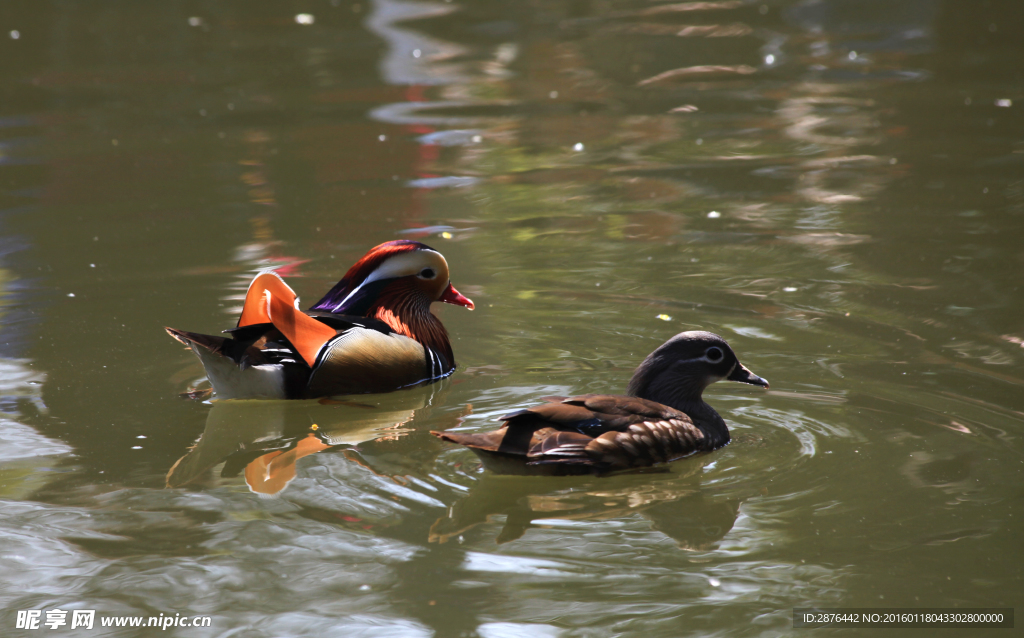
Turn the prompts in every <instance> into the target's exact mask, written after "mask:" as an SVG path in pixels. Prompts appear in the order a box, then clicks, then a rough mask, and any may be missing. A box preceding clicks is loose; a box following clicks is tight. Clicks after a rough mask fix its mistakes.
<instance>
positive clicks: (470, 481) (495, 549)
mask: <svg viewBox="0 0 1024 638" xmlns="http://www.w3.org/2000/svg"><path fill="white" fill-rule="evenodd" d="M1022 6H1024V5H1021V3H1019V2H1016V1H1015V0H992V1H989V2H984V3H981V2H976V3H962V2H957V1H955V0H908V1H905V2H881V1H866V2H863V1H862V2H855V1H853V0H806V1H784V0H779V1H769V2H747V1H746V0H725V1H716V2H701V3H669V2H654V1H647V0H613V1H584V2H575V1H568V0H564V1H563V0H550V1H546V2H497V1H484V0H462V1H459V0H456V1H453V2H440V1H438V2H412V1H399V0H374V1H373V2H366V1H364V0H359V1H357V2H353V1H352V0H331V1H329V2H328V1H326V0H303V1H298V0H295V1H287V2H274V3H271V2H240V1H229V2H205V1H197V2H159V3H127V2H84V1H81V2H79V1H64V2H58V1H56V0H54V1H49V0H46V1H40V0H36V1H33V2H10V3H6V4H5V5H4V7H3V8H2V9H0V291H2V294H0V304H2V307H0V312H2V314H0V404H2V408H3V409H2V412H0V513H2V516H0V556H2V557H3V560H2V561H0V603H2V605H0V607H2V612H0V634H2V635H4V636H8V635H36V634H38V633H39V631H42V632H44V633H49V632H50V630H48V629H43V630H36V631H34V632H33V631H25V632H23V633H19V632H18V631H17V630H15V628H14V627H15V617H16V612H17V610H28V609H40V610H47V609H55V608H61V609H65V610H70V609H95V610H97V615H98V617H106V616H113V615H137V616H158V615H159V614H160V613H163V614H165V615H167V614H170V615H173V614H175V613H180V614H183V615H209V616H211V617H212V627H210V628H207V629H196V628H172V629H169V630H167V632H166V635H169V636H190V637H191V636H237V637H241V636H245V637H250V636H252V637H257V636H266V637H280V636H346V637H348V636H375V637H376V636H432V635H435V636H481V637H482V638H495V637H504V636H521V635H529V636H612V635H621V636H666V637H671V636H681V635H701V636H754V635H757V636H762V635H764V636H783V635H791V634H792V633H793V631H794V630H793V628H792V612H791V610H792V608H793V607H798V606H810V605H821V606H833V607H897V606H906V607H954V606H955V607H981V606H998V607H1012V606H1014V605H1017V604H1018V603H1019V602H1020V601H1021V600H1022V595H1024V586H1022V578H1021V576H1022V574H1021V560H1020V559H1021V549H1022V544H1021V538H1022V532H1024V530H1022V525H1024V520H1022V519H1024V507H1022V502H1024V501H1022V497H1024V492H1022V488H1021V486H1022V484H1024V481H1022V478H1024V475H1022V471H1024V443H1022V436H1024V294H1022V291H1021V285H1022V283H1024V281H1022V277H1021V272H1022V271H1024V117H1022V115H1021V110H1022V108H1024V9H1022ZM403 237H404V238H417V239H420V240H421V241H424V242H426V243H428V244H430V245H432V246H434V247H436V248H438V249H439V250H441V251H442V252H443V253H444V254H445V256H446V257H447V259H448V261H449V263H450V265H451V270H452V281H453V283H455V285H456V286H457V287H458V288H459V290H460V291H462V292H463V293H465V294H466V295H467V296H469V297H471V298H473V300H474V301H475V302H476V305H477V310H476V312H473V313H469V312H466V311H465V310H463V309H461V308H455V307H451V306H446V307H443V308H437V311H438V313H439V315H440V316H441V318H442V319H443V321H444V322H445V325H446V326H447V327H448V329H449V331H450V333H451V334H452V335H453V345H454V348H455V353H456V358H457V361H458V364H459V369H458V371H457V372H456V373H455V374H454V375H453V376H452V377H451V378H450V379H448V380H446V381H444V382H442V383H439V384H436V385H434V386H431V387H427V388H418V389H414V390H409V391H404V392H399V393H394V394H390V395H380V396H357V397H342V398H339V399H338V400H336V401H325V402H295V403H275V402H216V401H214V402H212V403H211V402H209V401H207V402H203V401H201V400H189V399H186V398H181V397H180V396H179V394H180V393H182V392H185V391H187V390H189V389H190V388H197V387H198V388H201V387H202V385H203V384H202V376H203V372H202V368H201V367H200V366H199V364H198V362H197V360H196V359H195V357H193V356H192V355H191V354H190V353H189V352H187V351H185V350H183V349H182V348H181V347H180V345H178V344H176V343H175V342H173V341H172V340H170V339H169V338H168V337H167V335H166V334H165V333H164V332H163V330H162V326H165V325H168V326H174V327H178V328H182V329H186V330H195V331H200V332H207V333H213V332H216V331H217V330H220V329H223V328H227V327H230V326H232V325H233V322H234V317H235V316H236V314H237V311H238V306H239V303H240V298H241V295H242V294H243V293H244V290H245V286H246V285H247V283H248V281H249V279H250V278H251V277H252V274H253V272H254V271H256V270H258V269H260V268H265V267H268V266H280V267H282V268H283V272H284V273H285V274H286V277H287V279H288V281H289V282H290V283H291V284H292V285H293V286H294V287H295V289H296V290H297V291H298V292H299V294H300V295H302V297H303V299H304V300H305V301H306V302H307V303H311V302H312V301H314V300H316V299H317V298H319V296H320V295H321V294H322V293H323V292H324V291H326V290H327V289H328V288H329V287H330V286H331V285H332V284H333V283H334V282H335V281H336V280H337V279H338V278H339V277H340V276H341V275H342V274H343V273H344V271H345V270H346V269H347V267H348V266H349V265H350V264H351V263H352V262H353V261H354V260H355V259H357V258H358V257H359V256H361V255H362V254H363V252H364V251H365V250H366V249H367V248H369V247H370V246H373V245H375V244H377V243H379V242H382V241H387V240H390V239H395V238H403ZM695 328H701V329H707V330H712V331H714V332H717V333H719V334H721V335H722V336H724V337H725V338H726V339H728V340H729V342H730V343H731V344H732V345H733V347H734V349H735V350H736V352H737V353H738V354H739V356H740V358H741V360H742V361H743V362H744V363H745V364H746V365H747V366H748V367H750V368H751V369H752V370H753V371H755V372H756V373H757V374H760V375H762V376H764V377H766V378H768V379H769V380H770V381H771V384H772V389H771V390H770V391H768V392H764V391H762V390H760V389H758V388H754V387H749V386H741V385H738V384H726V383H722V384H717V385H716V386H714V387H713V388H711V389H710V390H709V392H708V394H707V398H708V400H709V402H711V403H712V404H713V405H714V406H715V407H716V408H717V409H718V410H719V411H720V412H721V413H722V415H723V416H724V417H725V419H726V420H727V421H728V422H729V423H730V426H731V430H732V433H733V437H734V440H733V443H732V444H731V445H729V446H728V447H726V448H724V449H722V450H719V451H717V452H715V453H713V454H710V455H706V456H702V457H699V458H691V459H687V460H683V461H680V462H677V463H675V464H673V465H672V466H671V467H670V469H669V470H668V471H665V472H655V473H642V474H632V475H622V476H612V477H607V478H565V479H555V478H522V477H501V476H494V475H491V474H489V473H486V472H483V471H482V470H481V468H480V465H479V462H478V461H477V459H476V457H475V456H474V455H473V454H472V453H471V452H469V451H467V450H465V449H461V448H457V447H455V446H453V445H450V444H445V443H442V442H440V441H438V440H437V439H435V438H434V437H432V436H430V435H429V433H428V432H429V431H430V430H437V429H451V428H460V429H463V430H466V431H481V430H485V429H489V428H493V427H494V425H495V424H494V422H493V419H494V418H495V417H496V416H498V415H500V414H503V413H505V412H508V411H510V410H513V409H516V408H519V407H523V406H527V405H530V404H532V403H535V402H537V401H538V400H539V399H540V398H541V397H543V396H547V395H552V394H574V393H584V392H620V391H622V390H624V388H625V385H626V383H627V381H628V380H629V377H630V374H631V372H632V370H633V368H634V367H635V366H636V364H637V363H638V362H639V361H640V360H641V359H642V358H643V357H644V356H645V355H646V354H647V353H648V352H650V351H651V350H652V349H653V348H654V347H656V346H657V345H658V344H660V343H661V342H662V341H664V340H665V339H667V338H668V337H670V336H671V335H673V334H675V333H676V332H679V331H681V330H686V329H695ZM313 424H316V425H317V428H316V430H314V429H312V428H311V426H312V425H313ZM1018 606H1019V605H1018ZM97 624H98V622H97ZM57 631H62V632H63V635H80V634H81V633H82V632H80V631H79V630H75V631H74V632H73V631H71V630H70V629H69V628H68V627H65V628H63V629H62V630H57ZM153 631H155V630H153V629H137V630H136V629H109V628H107V629H104V628H99V627H97V628H96V629H94V630H92V631H91V632H84V633H85V634H87V635H90V636H108V635H109V636H114V635H117V636H136V635H139V636H150V635H153ZM825 631H826V632H827V631H828V630H825ZM975 631H977V630H975ZM76 632H77V633H76ZM817 633H821V630H818V632H817ZM835 633H844V632H843V631H836V632H835ZM845 633H850V634H852V633H853V631H849V632H845ZM903 633H908V632H907V631H903V632H899V631H895V630H894V631H891V632H889V631H885V630H882V631H881V633H880V634H878V635H898V634H903ZM948 633H950V634H953V633H957V630H949V632H948ZM915 635H916V634H915ZM960 635H974V634H972V633H970V632H968V631H964V632H962V634H960Z"/></svg>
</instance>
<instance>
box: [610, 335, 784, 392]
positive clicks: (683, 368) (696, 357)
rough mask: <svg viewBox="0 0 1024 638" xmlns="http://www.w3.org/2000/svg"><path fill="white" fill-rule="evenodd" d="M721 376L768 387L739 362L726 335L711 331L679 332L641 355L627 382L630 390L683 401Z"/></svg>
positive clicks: (725, 378)
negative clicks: (642, 357)
mask: <svg viewBox="0 0 1024 638" xmlns="http://www.w3.org/2000/svg"><path fill="white" fill-rule="evenodd" d="M723 380H726V381H739V382H741V383H749V384H751V385H757V386H761V387H763V388H767V387H768V382H767V381H766V380H764V379H762V378H761V377H759V376H757V375H756V374H754V373H753V372H751V371H750V370H748V369H747V368H746V366H744V365H743V364H742V363H740V362H739V359H737V358H736V354H735V353H734V352H733V351H732V348H730V347H729V344H728V343H726V342H725V339H723V338H721V337H719V336H718V335H716V334H712V333H710V332H702V331H691V332H681V333H679V334H677V335H676V336H674V337H672V338H671V339H669V340H668V341H666V342H665V343H664V344H662V345H661V346H659V347H658V349H657V350H655V351H654V352H652V353H651V354H650V355H648V356H647V358H646V359H644V361H643V363H641V364H640V366H639V367H638V368H637V369H636V372H635V373H633V378H632V380H631V381H630V382H629V394H630V395H632V396H637V397H641V398H644V399H650V400H652V401H657V402H658V403H662V404H665V405H685V404H687V403H692V402H696V401H700V400H701V395H702V394H703V392H704V389H705V388H707V387H708V386H709V385H711V384H712V383H714V382H716V381H723Z"/></svg>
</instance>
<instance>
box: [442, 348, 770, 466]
mask: <svg viewBox="0 0 1024 638" xmlns="http://www.w3.org/2000/svg"><path fill="white" fill-rule="evenodd" d="M723 379H725V380H728V381H739V382H741V383H749V384H751V385H757V386H761V387H764V388H767V387H768V382H767V381H765V380H764V379H762V378H761V377H759V376H757V375H755V374H754V373H753V372H751V371H750V370H748V369H747V368H746V367H745V366H744V365H743V364H742V363H740V362H739V360H738V359H737V358H736V355H735V354H734V353H733V351H732V348H730V347H729V344H728V343H726V342H725V340H724V339H722V338H721V337H719V336H718V335H715V334H711V333H710V332H697V331H694V332H682V333H680V334H677V335H676V336H674V337H672V338H671V339H669V340H668V341H667V342H665V343H664V344H662V345H661V346H660V347H658V349H657V350H655V351H654V352H653V353H651V354H650V355H648V357H647V358H646V359H644V361H643V363H641V364H640V366H639V367H638V368H637V369H636V372H634V373H633V378H632V380H631V381H630V382H629V388H628V390H627V393H628V394H627V395H626V396H622V395H610V394H585V395H582V396H576V397H571V398H568V399H565V398H562V397H552V398H550V399H548V403H545V404H543V405H538V406H535V407H532V408H527V409H525V410H519V411H518V412H513V413H511V414H506V415H505V416H503V417H501V418H500V420H501V421H504V422H505V423H504V425H503V426H502V427H501V428H500V429H498V430H495V431H493V432H486V433H483V434H462V433H456V432H431V434H433V435H434V436H437V437H439V438H441V439H443V440H445V441H451V442H452V443H459V444H461V445H465V446H467V447H469V448H470V449H471V450H473V451H474V452H476V453H477V455H478V456H479V457H480V459H481V460H482V461H483V462H484V466H485V467H487V468H489V469H491V470H493V471H495V472H499V473H503V474H604V473H607V472H613V471H616V470H625V469H631V468H639V467H646V466H650V465H654V464H655V463H665V462H668V461H674V460H676V459H679V458H682V457H684V456H689V455H690V454H693V453H695V452H706V451H711V450H715V449H717V448H720V447H722V446H723V445H725V444H726V443H728V442H729V428H728V427H727V426H726V425H725V421H724V420H722V417H721V416H719V415H718V413H717V412H715V409H714V408H712V407H711V406H710V405H708V404H707V403H705V402H704V399H703V397H702V394H703V393H704V389H705V388H707V387H708V386H709V385H711V384H712V383H714V382H716V381H722V380H723Z"/></svg>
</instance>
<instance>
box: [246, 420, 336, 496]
mask: <svg viewBox="0 0 1024 638" xmlns="http://www.w3.org/2000/svg"><path fill="white" fill-rule="evenodd" d="M329 447H330V446H329V445H327V444H325V443H324V442H323V441H321V440H320V439H318V438H316V437H315V436H313V435H312V434H310V435H308V436H307V437H306V438H304V439H302V440H301V441H299V442H298V444H297V445H296V446H295V447H294V448H292V449H290V450H288V451H287V452H281V451H280V450H278V451H276V452H269V453H267V454H264V455H263V456H261V457H259V458H257V459H255V460H254V461H252V462H250V463H249V464H248V465H246V466H245V482H246V484H247V485H248V486H249V489H251V490H252V491H253V492H256V493H257V494H266V495H268V496H270V495H273V494H277V493H278V492H280V491H281V490H283V489H284V488H285V487H286V486H287V485H288V484H289V483H291V481H292V479H294V478H295V463H296V461H298V460H299V459H301V458H302V457H304V456H309V455H310V454H316V453H317V452H320V451H321V450H326V449H327V448H329Z"/></svg>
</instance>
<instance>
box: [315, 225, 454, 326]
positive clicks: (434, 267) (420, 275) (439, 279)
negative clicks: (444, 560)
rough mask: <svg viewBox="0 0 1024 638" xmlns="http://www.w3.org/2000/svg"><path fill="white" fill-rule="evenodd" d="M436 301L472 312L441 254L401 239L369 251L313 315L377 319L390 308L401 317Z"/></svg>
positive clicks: (415, 242)
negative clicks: (340, 315)
mask: <svg viewBox="0 0 1024 638" xmlns="http://www.w3.org/2000/svg"><path fill="white" fill-rule="evenodd" d="M435 301H443V302H445V303H450V304H454V305H456V306H463V307H465V308H469V309H470V310H472V309H473V302H472V301H470V300H469V299H467V298H466V297H464V296H462V295H461V294H460V293H459V291H457V290H456V289H455V287H454V286H452V283H451V281H450V279H449V277H448V262H446V261H445V259H444V257H443V256H442V255H441V253H439V252H437V251H436V250H434V249H433V248H431V247H430V246H427V245H426V244H421V243H420V242H418V241H411V240H406V239H400V240H396V241H389V242H385V243H383V244H381V245H379V246H376V247H374V248H372V249H370V251H369V252H367V253H366V254H365V255H364V256H363V258H362V259H360V260H359V261H357V262H356V263H355V265H353V266H352V267H351V268H349V270H348V272H347V273H345V276H344V277H343V278H342V279H341V281H339V282H338V283H337V284H335V286H334V287H333V288H331V291H330V292H328V293H327V294H326V295H325V296H324V298H323V299H321V300H320V301H318V302H317V303H316V304H315V305H314V306H313V307H312V308H310V310H320V311H326V312H333V313H338V314H346V315H357V316H373V315H374V314H376V313H377V312H378V311H380V310H381V309H385V310H387V311H390V312H391V313H394V314H395V315H398V316H401V315H406V314H416V313H422V312H427V311H428V310H429V307H430V304H431V303H432V302H435Z"/></svg>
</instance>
